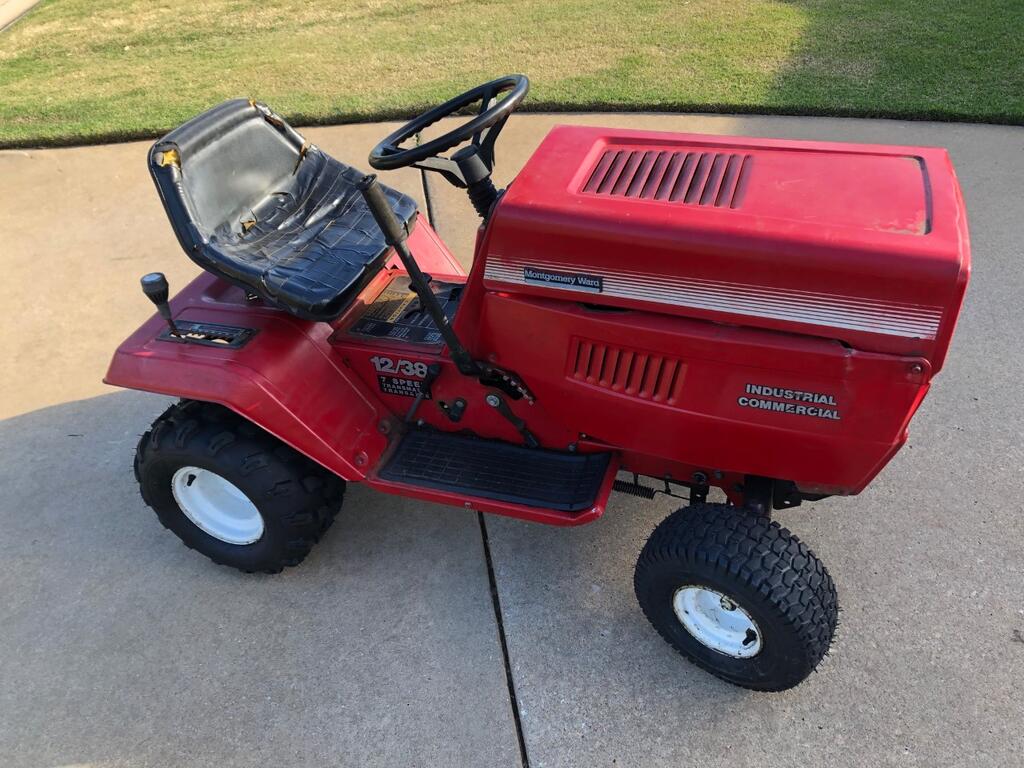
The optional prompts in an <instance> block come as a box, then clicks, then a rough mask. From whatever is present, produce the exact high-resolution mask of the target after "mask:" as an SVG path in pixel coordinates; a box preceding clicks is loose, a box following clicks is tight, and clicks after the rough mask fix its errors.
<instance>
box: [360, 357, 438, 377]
mask: <svg viewBox="0 0 1024 768" xmlns="http://www.w3.org/2000/svg"><path fill="white" fill-rule="evenodd" d="M370 362H371V363H373V367H374V368H375V369H376V370H377V373H393V374H398V375H399V376H411V377H413V378H415V379H423V378H426V376H427V364H426V363H417V362H414V361H412V360H401V359H399V360H395V358H393V357H382V356H380V355H374V356H373V357H371V358H370Z"/></svg>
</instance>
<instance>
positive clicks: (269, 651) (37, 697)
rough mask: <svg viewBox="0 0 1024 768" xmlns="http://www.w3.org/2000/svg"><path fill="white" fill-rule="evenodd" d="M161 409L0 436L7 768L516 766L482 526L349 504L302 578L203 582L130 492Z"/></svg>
mask: <svg viewBox="0 0 1024 768" xmlns="http://www.w3.org/2000/svg"><path fill="white" fill-rule="evenodd" d="M165 402H167V399H166V398H160V397H155V396H152V395H142V394H138V393H133V392H120V393H117V394H111V395H106V396H100V397H95V398H91V399H87V400H80V401H76V402H70V403H66V404H63V405H58V406H53V407H49V408H44V409H41V410H37V411H34V412H30V413H26V414H24V415H21V416H17V417H13V418H9V419H6V420H4V421H0V455H3V456H4V457H5V461H4V462H3V463H2V464H0V488H3V500H2V502H0V527H2V528H3V530H4V536H2V537H0V594H2V595H3V600H2V601H0V681H2V683H0V754H2V755H3V756H4V757H3V763H4V765H5V766H12V767H13V766H21V765H25V766H28V765H32V766H40V765H70V764H88V765H91V766H111V765H133V766H145V765H171V764H174V765H223V766H229V765H241V766H251V765H252V764H253V761H254V760H257V761H258V762H260V763H261V764H267V765H284V764H289V765H327V764H338V763H339V762H342V763H344V764H349V765H371V764H372V765H411V764H414V763H416V762H417V761H422V763H423V764H430V765H441V764H448V765H453V764H458V763H459V762H460V761H462V760H465V759H468V760H469V762H471V763H472V764H476V765H481V764H491V765H514V764H516V761H517V760H518V746H517V741H516V732H515V724H514V721H513V718H512V713H511V709H510V706H509V699H508V692H507V686H506V681H505V674H504V663H503V658H502V654H501V649H500V645H499V641H498V635H497V629H496V624H495V617H494V609H493V604H492V601H491V596H490V589H489V584H488V578H487V572H486V566H485V559H484V556H483V550H482V543H481V538H480V528H479V524H478V522H477V519H476V517H475V516H474V515H471V514H467V513H465V512H462V511H460V510H452V509H447V508H440V507H438V508H433V505H423V504H417V503H413V502H409V501H405V500H402V499H398V498H393V497H387V496H382V495H381V494H373V493H370V492H369V491H365V490H363V489H361V488H358V487H353V488H352V489H351V493H350V496H349V498H348V499H347V503H346V506H345V510H344V511H343V513H342V514H341V515H340V516H339V518H338V520H337V522H336V523H335V526H334V527H333V528H332V530H331V531H330V532H329V533H328V535H327V537H326V540H325V541H324V542H322V544H321V545H320V546H318V547H317V548H316V550H315V551H314V553H313V554H312V555H311V557H310V558H309V559H308V560H307V561H306V562H305V563H304V564H303V566H302V567H301V568H295V569H288V570H287V571H285V572H284V573H282V574H280V575H277V576H272V577H265V576H258V575H257V576H246V575H244V574H241V573H238V572H236V571H234V570H232V569H229V568H224V567H220V566H216V565H213V564H212V563H210V562H209V561H207V560H206V559H205V558H203V557H201V556H200V555H198V554H196V553H194V552H191V551H189V550H187V549H186V548H185V547H184V546H183V545H182V544H181V543H180V542H179V541H178V539H177V538H176V537H174V536H173V535H171V534H170V533H168V532H167V531H165V530H164V529H163V528H161V527H160V525H159V523H158V521H157V520H156V519H155V517H154V516H153V514H152V513H151V512H150V511H149V509H148V508H146V507H145V505H144V504H143V503H142V500H141V499H140V498H139V495H138V489H137V485H136V483H135V480H134V478H133V477H132V469H131V460H132V453H133V451H134V448H135V443H136V442H137V440H138V432H139V431H141V429H140V428H141V427H144V426H145V424H146V423H147V422H148V420H149V419H150V418H151V417H152V414H153V413H157V412H159V411H160V409H161V408H162V407H163V405H164V403H165ZM424 506H431V507H432V508H431V509H429V510H424V509H423V507H424ZM438 734H444V737H443V738H438ZM257 755H259V758H257V757H256V756H257Z"/></svg>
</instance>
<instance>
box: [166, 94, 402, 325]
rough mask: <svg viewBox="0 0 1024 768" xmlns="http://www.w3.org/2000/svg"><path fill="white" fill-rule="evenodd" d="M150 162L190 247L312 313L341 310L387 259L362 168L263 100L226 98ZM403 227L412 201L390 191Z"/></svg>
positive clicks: (263, 292) (210, 264) (256, 289)
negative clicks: (322, 146)
mask: <svg viewBox="0 0 1024 768" xmlns="http://www.w3.org/2000/svg"><path fill="white" fill-rule="evenodd" d="M149 167H150V172H151V173H152V175H153V179H154V181H155V182H156V186H157V190H158V191H159V193H160V198H161V199H162V200H163V203H164V208H165V210H166V211H167V216H168V218H170V220H171V225H172V226H173V228H174V232H175V234H176V235H177V236H178V241H179V242H180V243H181V246H182V248H184V249H185V252H186V253H187V254H188V255H189V256H190V257H191V258H192V260H193V261H195V262H196V263H197V264H199V265H200V266H201V267H202V268H203V269H205V270H207V271H208V272H212V273H213V274H215V275H217V276H218V277H221V278H223V279H224V280H227V281H229V282H231V283H234V284H235V285H238V286H240V287H242V288H244V289H245V290H246V291H248V292H250V293H252V294H255V295H257V296H259V297H260V298H262V299H263V300H264V301H266V302H268V303H269V304H272V305H274V306H277V307H280V308H282V309H285V310H287V311H289V312H291V313H293V314H295V315H298V316H299V317H302V318H305V319H308V320H324V321H329V320H333V319H334V318H336V317H337V316H338V315H340V314H341V313H342V312H343V311H344V310H345V308H346V307H348V305H349V304H350V303H351V301H352V299H354V298H355V297H356V296H357V295H358V294H359V292H360V291H361V290H362V288H363V286H365V285H366V283H367V282H369V280H370V278H372V277H373V275H374V274H376V273H377V271H378V270H380V268H381V267H382V266H383V263H384V260H385V258H386V256H387V253H388V250H389V248H388V245H387V244H386V243H385V242H384V235H383V234H382V233H381V231H380V228H379V227H378V226H377V224H376V222H375V221H374V219H373V215H372V214H371V213H370V211H369V209H368V208H367V207H366V203H365V202H364V201H363V198H362V195H361V194H360V193H359V191H358V190H357V189H356V182H357V181H359V179H360V178H362V175H363V174H362V173H361V172H360V171H359V170H357V169H355V168H352V167H351V166H348V165H345V164H344V163H340V162H338V161H337V160H335V159H334V158H332V157H330V156H329V155H327V154H326V153H324V152H322V151H321V150H319V149H318V148H317V147H315V146H313V145H311V144H309V142H306V141H305V140H303V138H302V136H300V135H299V134H298V133H297V132H296V131H295V130H294V129H293V128H292V127H291V126H289V125H288V124H287V123H286V122H285V121H284V120H282V119H281V118H280V117H279V116H278V115H277V114H275V113H274V112H272V111H271V110H270V109H269V108H268V107H267V106H266V105H264V104H260V103H257V102H253V101H247V100H245V99H236V100H233V101H227V102H225V103H223V104H221V105H219V106H217V107H214V108H213V109H211V110H209V111H208V112H205V113H203V114H202V115H199V116H198V117H196V118H194V119H192V120H190V121H189V122H187V123H185V124H184V125H182V126H181V127H179V128H176V129H175V130H173V131H171V132H170V133H169V134H167V135H166V136H165V137H164V138H162V139H160V140H159V141H158V142H157V143H156V144H154V145H153V148H152V149H151V150H150V153H149ZM382 188H383V189H384V191H385V194H386V195H387V198H388V200H389V201H390V202H391V207H392V210H394V212H395V214H396V215H397V216H398V218H399V220H401V221H402V222H403V223H404V224H405V226H406V228H407V229H409V228H411V224H412V221H413V219H414V217H415V215H416V203H415V202H414V201H413V200H412V198H410V197H408V196H407V195H403V194H401V193H400V192H397V191H395V190H393V189H389V188H387V187H382Z"/></svg>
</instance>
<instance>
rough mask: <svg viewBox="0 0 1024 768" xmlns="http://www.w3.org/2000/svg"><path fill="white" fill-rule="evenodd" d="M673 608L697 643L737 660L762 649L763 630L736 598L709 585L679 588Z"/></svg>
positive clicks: (673, 601) (748, 656)
mask: <svg viewBox="0 0 1024 768" xmlns="http://www.w3.org/2000/svg"><path fill="white" fill-rule="evenodd" d="M672 609H673V610H674V611H675V614H676V618H677V619H679V623H680V624H682V625H683V628H684V629H685V630H686V631H687V632H689V633H690V634H691V635H692V636H693V638H694V639H695V640H697V642H699V643H701V644H702V645H704V646H707V647H708V648H710V649H711V650H713V651H717V652H718V653H723V654H725V655H726V656H732V657H733V658H735V659H749V658H752V657H754V656H756V655H757V654H758V653H760V652H761V630H760V628H759V627H758V626H757V623H756V622H755V621H754V620H753V619H752V618H751V617H750V614H749V613H747V612H746V611H745V610H744V609H743V608H742V607H740V606H739V605H738V604H737V603H736V601H735V600H733V599H732V598H731V597H729V596H728V595H724V594H722V593H721V592H718V591H717V590H714V589H711V588H709V587H700V586H696V585H692V584H691V585H688V586H685V587H680V588H679V589H677V590H676V593H675V595H674V596H673V598H672Z"/></svg>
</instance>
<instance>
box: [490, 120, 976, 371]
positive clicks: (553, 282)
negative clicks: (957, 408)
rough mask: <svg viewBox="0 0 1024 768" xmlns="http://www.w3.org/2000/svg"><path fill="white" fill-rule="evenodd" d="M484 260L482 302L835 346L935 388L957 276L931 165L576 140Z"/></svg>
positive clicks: (564, 142) (826, 149) (919, 154)
mask: <svg viewBox="0 0 1024 768" xmlns="http://www.w3.org/2000/svg"><path fill="white" fill-rule="evenodd" d="M485 257H486V269H485V272H484V283H485V285H486V286H487V287H488V288H491V289H495V290H503V289H504V290H510V289H511V290H514V291H515V293H517V294H520V295H522V294H533V295H537V296H550V297H562V298H566V297H567V293H566V292H567V291H569V292H576V293H584V294H587V298H586V299H585V300H586V301H588V302H593V303H594V304H610V305H618V306H629V307H633V308H636V309H646V310H648V311H655V312H660V313H667V314H675V315H685V316H690V317H695V318H701V319H707V320H714V321H718V322H724V323H729V324H735V325H744V326H753V327H760V328H766V329H773V330H782V331H787V332H790V333H799V334H805V335H812V336H819V337H824V338H829V339H838V340H840V341H842V342H844V343H846V344H848V345H850V346H852V347H854V348H855V349H861V350H866V351H872V352H884V353H890V354H898V355H904V356H907V355H912V356H920V357H924V358H926V359H927V360H928V361H929V362H930V363H931V369H932V372H933V373H934V372H936V371H937V370H938V369H939V368H940V367H941V365H942V362H943V359H944V358H945V354H946V350H947V347H948V346H949V341H950V337H951V335H952V332H953V327H954V324H955V322H956V318H957V315H958V313H959V309H960V304H961V302H962V300H963V295H964V290H965V288H966V284H967V277H968V272H969V265H970V250H969V245H968V233H967V217H966V213H965V210H964V205H963V199H962V197H961V194H960V189H959V186H958V184H957V181H956V176H955V174H954V172H953V167H952V165H951V163H950V161H949V157H948V155H947V153H946V151H945V150H943V149H936V148H922V147H891V146H872V145H858V144H834V143H822V142H807V141H783V140H766V139H748V138H727V137H714V136H702V135H688V134H668V133H654V132H642V131H623V130H612V129H606V128H585V127H575V126H559V127H557V128H555V129H554V130H552V131H551V133H549V134H548V136H547V138H546V139H545V140H544V142H543V143H542V144H541V146H540V147H539V149H538V150H537V152H536V153H535V154H534V155H533V157H532V158H531V159H530V161H529V162H528V163H527V165H526V167H525V168H524V169H523V170H522V172H521V173H520V174H519V176H518V177H517V178H516V180H515V182H514V183H513V184H512V185H511V187H510V188H509V190H508V191H507V192H506V193H505V195H504V197H503V198H502V201H501V204H500V205H499V206H498V207H497V209H496V211H495V213H494V216H493V220H492V222H491V225H490V231H489V237H488V246H487V252H486V254H485ZM513 286H514V288H513Z"/></svg>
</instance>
